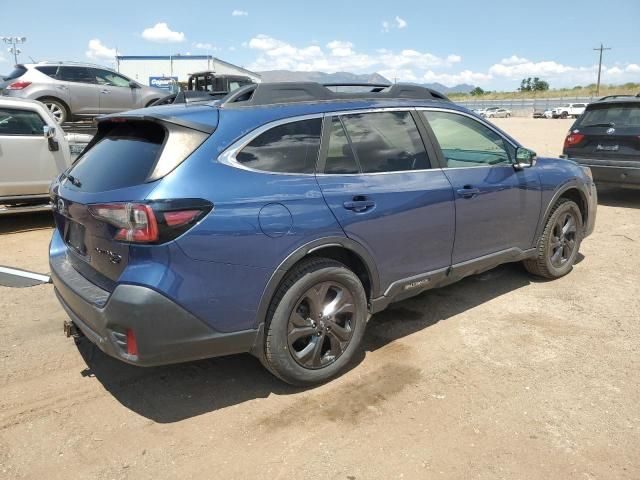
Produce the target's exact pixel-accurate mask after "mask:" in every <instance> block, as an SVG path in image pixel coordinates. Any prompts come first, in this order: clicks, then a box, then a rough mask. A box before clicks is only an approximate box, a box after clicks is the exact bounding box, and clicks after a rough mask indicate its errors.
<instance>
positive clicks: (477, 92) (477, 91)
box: [469, 87, 485, 97]
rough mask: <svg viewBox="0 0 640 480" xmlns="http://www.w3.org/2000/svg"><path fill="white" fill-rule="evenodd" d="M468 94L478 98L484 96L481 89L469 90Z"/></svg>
mask: <svg viewBox="0 0 640 480" xmlns="http://www.w3.org/2000/svg"><path fill="white" fill-rule="evenodd" d="M469 93H470V94H471V95H473V96H474V97H478V96H480V95H484V94H485V91H484V90H483V89H481V88H480V87H476V88H474V89H473V90H471V91H470V92H469Z"/></svg>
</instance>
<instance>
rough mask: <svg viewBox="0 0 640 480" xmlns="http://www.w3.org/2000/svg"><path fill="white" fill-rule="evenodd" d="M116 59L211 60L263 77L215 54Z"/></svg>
mask: <svg viewBox="0 0 640 480" xmlns="http://www.w3.org/2000/svg"><path fill="white" fill-rule="evenodd" d="M116 59H117V61H118V62H120V61H123V60H124V61H127V60H211V61H214V62H218V63H221V64H223V65H227V66H229V67H232V68H237V69H238V70H241V71H243V72H246V73H248V74H250V75H254V76H256V77H258V78H262V76H261V75H260V74H259V73H256V72H252V71H251V70H247V69H246V68H243V67H240V66H238V65H235V64H233V63H230V62H225V61H224V60H221V59H219V58H218V57H214V56H213V55H118V56H116Z"/></svg>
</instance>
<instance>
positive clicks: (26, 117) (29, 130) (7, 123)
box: [0, 108, 46, 136]
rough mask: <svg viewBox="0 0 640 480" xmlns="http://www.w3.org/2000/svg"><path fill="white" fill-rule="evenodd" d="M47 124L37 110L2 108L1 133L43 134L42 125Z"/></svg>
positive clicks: (0, 115) (0, 110)
mask: <svg viewBox="0 0 640 480" xmlns="http://www.w3.org/2000/svg"><path fill="white" fill-rule="evenodd" d="M45 125H46V123H45V122H44V120H42V117H40V115H38V113H37V112H34V111H31V110H17V109H13V108H0V135H37V136H42V127H44V126H45Z"/></svg>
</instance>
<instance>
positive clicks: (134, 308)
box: [50, 255, 258, 366]
mask: <svg viewBox="0 0 640 480" xmlns="http://www.w3.org/2000/svg"><path fill="white" fill-rule="evenodd" d="M50 266H51V279H52V281H53V284H54V287H55V293H56V295H57V297H58V300H59V301H60V303H61V304H62V306H63V307H64V309H65V310H66V312H67V313H68V315H69V317H70V318H71V320H72V321H73V323H74V324H75V325H76V326H77V327H78V328H79V329H80V330H81V331H82V333H84V335H85V336H86V337H87V338H88V339H89V340H90V341H91V342H93V343H94V344H95V345H97V346H98V348H100V349H101V350H102V351H103V352H105V353H106V354H107V355H110V356H112V357H115V358H118V359H120V360H122V361H124V362H127V363H131V364H134V365H140V366H155V365H166V364H171V363H179V362H186V361H191V360H198V359H202V358H209V357H217V356H222V355H230V354H235V353H244V352H249V351H251V350H252V348H253V346H254V343H255V342H256V339H257V338H258V330H244V331H239V332H233V333H222V332H217V331H214V330H213V329H211V328H210V327H209V326H207V325H206V324H205V323H204V322H202V321H200V320H199V319H198V318H196V317H195V316H193V315H192V314H191V313H189V312H187V311H186V310H184V309H183V308H182V307H180V306H179V305H177V304H176V303H175V302H173V301H171V300H170V299H168V298H167V297H165V296H164V295H162V294H160V293H158V292H156V291H155V290H152V289H150V288H147V287H142V286H139V285H128V284H119V285H118V286H117V287H116V288H115V290H114V291H113V293H109V292H108V291H106V290H102V289H101V288H99V287H98V286H96V285H94V284H93V283H91V282H89V281H88V280H87V279H85V278H84V277H83V276H81V275H80V274H79V273H78V272H77V271H76V270H75V269H73V267H72V266H71V264H70V263H69V261H68V260H67V258H66V256H65V255H60V256H55V257H51V258H50ZM129 329H130V330H132V331H133V332H134V333H135V337H136V342H137V347H138V355H129V354H128V353H127V343H126V341H127V340H126V338H127V330H129Z"/></svg>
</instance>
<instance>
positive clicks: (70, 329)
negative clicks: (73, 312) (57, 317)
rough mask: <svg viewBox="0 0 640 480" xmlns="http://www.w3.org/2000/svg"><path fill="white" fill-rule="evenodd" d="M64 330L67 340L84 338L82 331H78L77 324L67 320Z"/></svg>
mask: <svg viewBox="0 0 640 480" xmlns="http://www.w3.org/2000/svg"><path fill="white" fill-rule="evenodd" d="M63 328H64V334H65V336H66V337H67V338H69V337H74V338H78V337H81V336H82V332H81V331H80V329H78V327H76V324H75V323H73V322H70V321H68V320H65V322H64V326H63Z"/></svg>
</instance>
